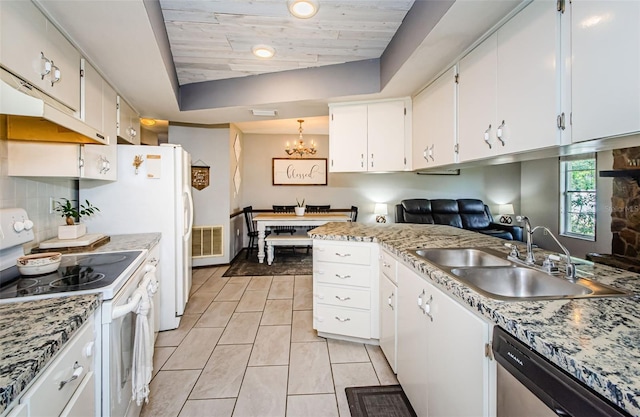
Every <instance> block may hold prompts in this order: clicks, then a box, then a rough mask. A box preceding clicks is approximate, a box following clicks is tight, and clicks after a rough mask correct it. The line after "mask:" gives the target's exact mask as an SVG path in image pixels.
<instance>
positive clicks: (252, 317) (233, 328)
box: [218, 312, 262, 345]
mask: <svg viewBox="0 0 640 417" xmlns="http://www.w3.org/2000/svg"><path fill="white" fill-rule="evenodd" d="M261 317H262V313H260V312H255V313H233V316H232V317H231V320H229V324H227V327H226V328H225V329H224V332H223V333H222V337H221V338H220V340H219V341H218V343H219V344H221V345H233V344H236V345H237V344H242V343H253V341H254V340H255V338H256V333H257V332H258V326H259V325H260V318H261Z"/></svg>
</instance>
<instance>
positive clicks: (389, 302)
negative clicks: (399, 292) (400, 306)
mask: <svg viewBox="0 0 640 417" xmlns="http://www.w3.org/2000/svg"><path fill="white" fill-rule="evenodd" d="M393 295H394V294H393V293H391V295H389V297H388V298H387V304H389V307H391V310H393Z"/></svg>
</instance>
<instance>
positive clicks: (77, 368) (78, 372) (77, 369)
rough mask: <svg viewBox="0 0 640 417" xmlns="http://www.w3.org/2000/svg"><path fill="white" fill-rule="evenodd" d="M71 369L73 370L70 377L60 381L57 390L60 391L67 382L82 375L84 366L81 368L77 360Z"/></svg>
mask: <svg viewBox="0 0 640 417" xmlns="http://www.w3.org/2000/svg"><path fill="white" fill-rule="evenodd" d="M73 369H74V370H73V375H71V378H69V379H66V380H64V381H60V384H58V391H60V390H61V389H62V388H63V387H64V386H65V385H67V384H68V383H69V382H71V381H75V380H76V379H78V377H79V376H80V375H82V372H83V371H84V368H82V366H80V365H78V362H76V363H74V364H73Z"/></svg>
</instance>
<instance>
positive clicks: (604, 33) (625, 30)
mask: <svg viewBox="0 0 640 417" xmlns="http://www.w3.org/2000/svg"><path fill="white" fill-rule="evenodd" d="M569 7H570V12H571V55H572V64H571V101H572V117H571V123H572V140H573V142H581V141H585V140H589V139H597V138H606V137H611V136H620V135H627V134H630V133H636V132H640V2H638V1H584V0H574V1H572V2H571V4H570V6H569Z"/></svg>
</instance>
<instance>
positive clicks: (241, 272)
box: [223, 247, 313, 277]
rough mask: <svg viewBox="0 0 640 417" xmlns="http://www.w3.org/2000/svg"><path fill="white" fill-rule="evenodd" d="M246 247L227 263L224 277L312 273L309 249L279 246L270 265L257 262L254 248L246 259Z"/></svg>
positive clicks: (256, 252) (256, 253) (265, 261)
mask: <svg viewBox="0 0 640 417" xmlns="http://www.w3.org/2000/svg"><path fill="white" fill-rule="evenodd" d="M246 250H247V249H243V250H242V252H240V253H239V254H238V255H237V256H236V257H235V258H234V259H233V261H231V264H230V265H229V269H227V272H225V273H224V275H223V276H225V277H237V276H262V275H311V274H312V273H313V257H312V255H311V251H310V252H309V253H308V254H307V250H306V249H305V248H296V250H295V252H294V251H293V249H292V248H286V247H281V248H278V249H277V250H276V254H275V257H274V260H273V263H272V264H271V265H268V264H267V260H266V259H265V260H264V263H262V264H261V263H258V251H257V250H254V251H252V252H251V254H250V255H249V259H246V256H247V252H246Z"/></svg>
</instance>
